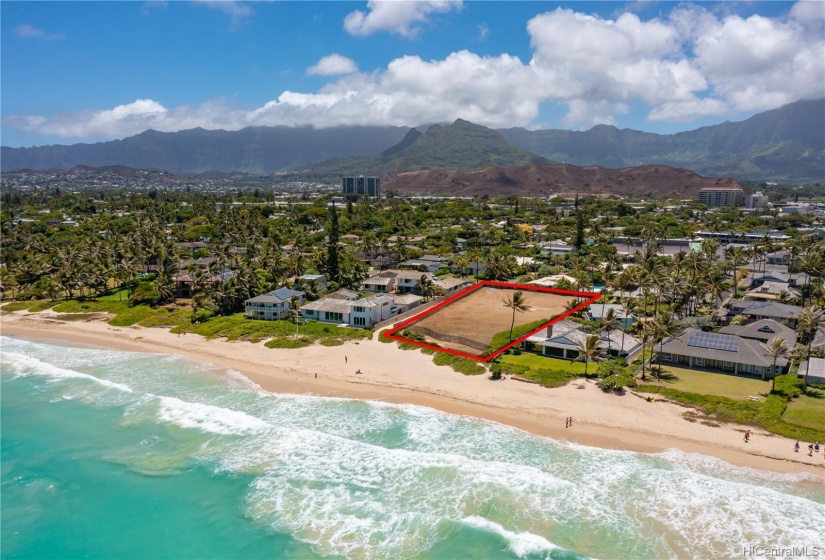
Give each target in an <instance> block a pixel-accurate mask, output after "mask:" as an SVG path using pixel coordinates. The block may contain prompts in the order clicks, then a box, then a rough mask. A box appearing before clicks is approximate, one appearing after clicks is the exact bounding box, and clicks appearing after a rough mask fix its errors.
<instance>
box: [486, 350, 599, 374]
mask: <svg viewBox="0 0 825 560" xmlns="http://www.w3.org/2000/svg"><path fill="white" fill-rule="evenodd" d="M501 363H502V365H504V366H505V369H507V368H506V365H507V364H513V365H517V366H526V367H528V368H530V369H531V370H533V369H552V370H557V371H563V372H567V373H572V374H576V375H584V362H573V363H570V360H562V359H560V358H551V357H549V356H539V355H537V354H531V353H529V352H524V353H522V354H521V356H515V355H513V354H505V355H504V356H502V357H501ZM596 367H597V365H596V364H594V363H592V362H591V363H590V364H589V365H588V367H587V371H588V373H595V372H596Z"/></svg>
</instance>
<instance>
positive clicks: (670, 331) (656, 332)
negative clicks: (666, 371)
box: [651, 313, 681, 376]
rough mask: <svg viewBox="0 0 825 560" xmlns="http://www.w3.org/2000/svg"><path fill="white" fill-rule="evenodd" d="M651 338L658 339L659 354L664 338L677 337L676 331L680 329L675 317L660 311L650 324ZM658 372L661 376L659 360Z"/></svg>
mask: <svg viewBox="0 0 825 560" xmlns="http://www.w3.org/2000/svg"><path fill="white" fill-rule="evenodd" d="M651 328H652V334H653V339H654V340H658V341H659V354H660V355H661V354H662V347H663V346H664V344H665V339H666V338H678V337H677V336H676V333H678V332H679V331H680V330H681V329H680V327H679V323H678V322H677V321H676V318H675V317H674V316H673V315H672V314H670V313H662V314H660V315H659V316H658V317H657V318H656V319H655V320H654V321H653V324H652V325H651ZM658 366H659V367H658V369H657V371H658V374H657V375H659V376H661V374H662V362H661V360H659V364H658Z"/></svg>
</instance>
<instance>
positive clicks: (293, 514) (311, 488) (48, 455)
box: [0, 337, 825, 559]
mask: <svg viewBox="0 0 825 560" xmlns="http://www.w3.org/2000/svg"><path fill="white" fill-rule="evenodd" d="M0 371H1V372H2V374H1V375H2V385H1V386H0V389H2V450H1V451H2V509H1V510H0V511H1V512H2V519H1V521H2V551H1V552H2V557H3V558H81V557H82V558H180V559H186V558H192V559H195V558H197V559H201V558H204V559H205V558H282V559H291V558H301V559H308V558H369V559H397V558H421V559H442V558H444V559H452V558H457V559H458V558H468V559H475V558H479V559H483V558H525V559H538V558H553V559H574V558H587V557H594V558H633V559H635V558H670V557H680V558H708V557H715V558H720V557H742V555H743V550H744V547H745V546H788V547H790V546H797V547H800V546H808V547H815V546H819V547H822V546H823V532H822V531H823V520H825V490H823V487H822V485H821V479H817V478H815V477H812V476H809V475H781V474H774V473H768V472H762V471H756V470H751V469H747V468H739V467H733V466H730V465H728V464H726V463H724V462H722V461H719V460H716V459H713V458H709V457H704V456H701V455H694V454H686V453H682V452H679V451H675V450H674V451H667V452H664V453H659V454H653V455H649V454H638V453H632V452H625V451H613V450H604V449H596V448H590V447H585V446H581V445H574V444H570V443H567V442H563V441H556V440H552V439H548V438H543V437H538V436H534V435H531V434H528V433H525V432H522V431H520V430H517V429H514V428H510V427H507V426H502V425H499V424H495V423H492V422H487V421H482V420H477V419H472V418H466V417H462V416H453V415H449V414H445V413H442V412H438V411H435V410H431V409H428V408H423V407H417V406H407V405H395V404H386V403H381V402H373V401H360V400H351V399H337V398H323V397H315V396H310V395H276V394H270V393H266V392H264V391H262V390H261V389H260V388H259V387H257V386H256V385H254V384H253V383H251V382H250V381H248V380H247V379H246V378H244V377H242V376H241V375H240V374H237V373H235V372H231V371H227V370H225V369H220V368H216V367H213V366H209V365H205V364H199V363H196V362H192V361H189V360H187V359H184V358H182V357H177V356H165V355H157V354H140V353H129V352H119V351H108V350H98V349H89V348H74V347H70V346H67V345H65V344H63V343H60V342H49V343H44V342H31V341H26V340H22V339H16V338H10V337H0ZM822 550H823V549H822V548H820V551H822Z"/></svg>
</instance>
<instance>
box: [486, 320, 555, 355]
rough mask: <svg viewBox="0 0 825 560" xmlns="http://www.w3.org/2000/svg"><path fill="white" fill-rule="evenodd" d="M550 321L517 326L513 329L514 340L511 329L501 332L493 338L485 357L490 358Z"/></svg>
mask: <svg viewBox="0 0 825 560" xmlns="http://www.w3.org/2000/svg"><path fill="white" fill-rule="evenodd" d="M549 321H551V319H539V320H538V321H533V322H532V323H526V324H524V325H517V326H516V327H515V328H514V329H513V337H512V338H510V329H507V330H506V331H501V332H500V333H497V334H496V335H494V336H493V338H492V340H491V341H490V344H488V345H487V350H485V352H484V355H485V356H488V355H490V354H492V353H493V352H495V351H496V350H499V349H501V348H504V347H505V346H507V345H508V344H510V342H512V341H513V340H516V339H517V338H519V337H522V336H524V335H525V334H527V333H529V332H530V331H534V330H536V329H537V328H539V327H540V326H542V325H544V324H546V323H548V322H549Z"/></svg>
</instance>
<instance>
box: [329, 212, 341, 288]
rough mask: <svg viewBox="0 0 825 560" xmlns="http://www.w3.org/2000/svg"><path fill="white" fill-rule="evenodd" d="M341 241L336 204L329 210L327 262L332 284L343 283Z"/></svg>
mask: <svg viewBox="0 0 825 560" xmlns="http://www.w3.org/2000/svg"><path fill="white" fill-rule="evenodd" d="M340 241H341V232H340V230H339V226H338V210H336V209H335V204H333V205H332V208H330V210H329V231H328V232H327V261H326V273H327V275H328V276H329V279H330V281H331V282H340V281H341V270H340V264H339V259H340V255H339V251H340V250H341V248H340V247H339V243H340Z"/></svg>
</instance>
